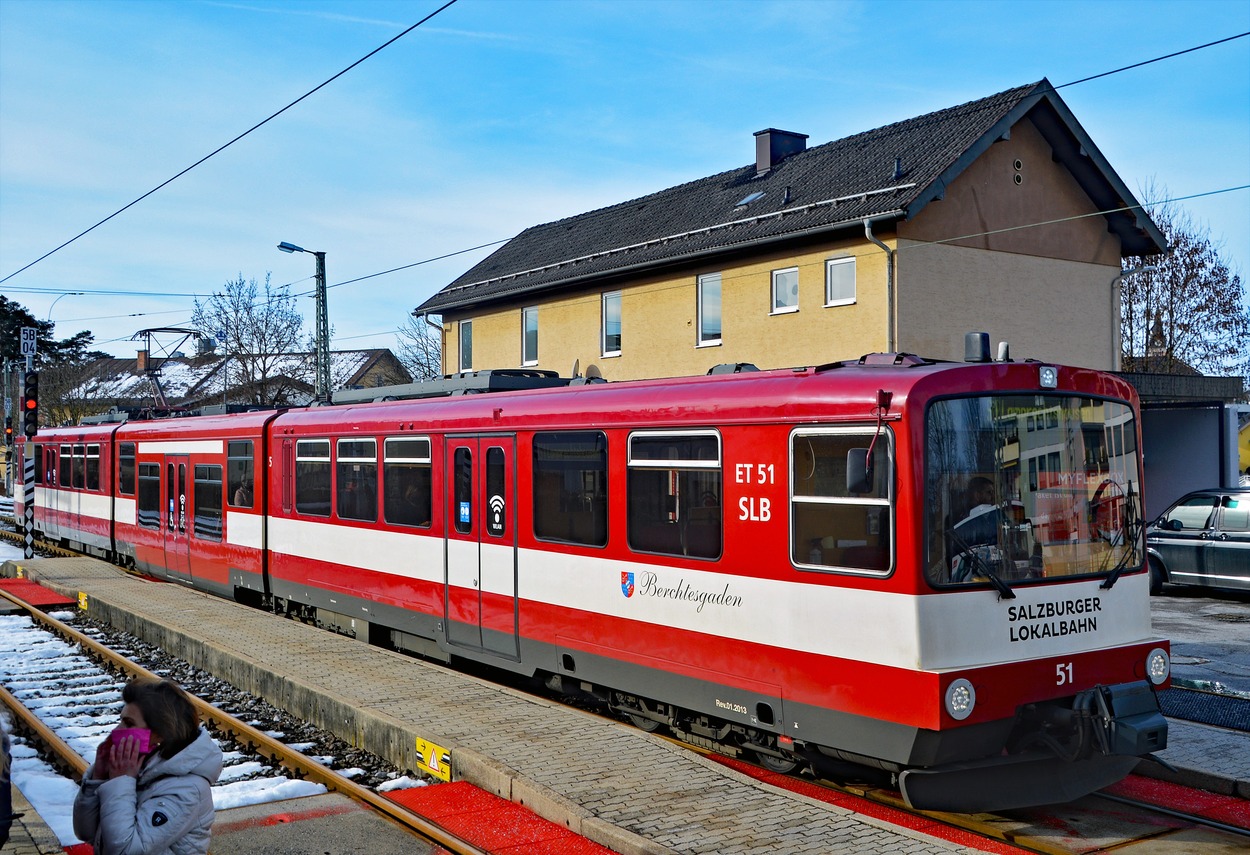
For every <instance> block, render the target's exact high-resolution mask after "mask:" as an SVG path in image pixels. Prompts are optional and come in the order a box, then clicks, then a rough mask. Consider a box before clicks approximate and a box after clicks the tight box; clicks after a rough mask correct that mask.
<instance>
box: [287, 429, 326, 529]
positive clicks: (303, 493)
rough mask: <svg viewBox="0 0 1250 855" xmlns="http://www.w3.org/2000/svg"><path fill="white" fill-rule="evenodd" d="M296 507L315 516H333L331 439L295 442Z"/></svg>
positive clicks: (299, 510) (299, 511) (297, 509)
mask: <svg viewBox="0 0 1250 855" xmlns="http://www.w3.org/2000/svg"><path fill="white" fill-rule="evenodd" d="M295 510H296V512H297V513H301V514H308V515H310V516H315V517H328V516H330V440H328V439H301V440H298V441H296V443H295Z"/></svg>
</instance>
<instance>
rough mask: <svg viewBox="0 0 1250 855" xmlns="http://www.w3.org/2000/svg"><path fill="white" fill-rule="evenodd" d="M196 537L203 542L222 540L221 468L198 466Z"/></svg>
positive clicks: (196, 480)
mask: <svg viewBox="0 0 1250 855" xmlns="http://www.w3.org/2000/svg"><path fill="white" fill-rule="evenodd" d="M194 477H195V484H194V490H195V519H194V525H195V536H196V537H198V538H200V539H201V540H221V529H222V527H221V494H222V486H221V467H220V466H217V465H212V466H206V465H204V464H196V466H195V471H194Z"/></svg>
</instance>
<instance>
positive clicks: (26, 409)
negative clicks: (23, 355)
mask: <svg viewBox="0 0 1250 855" xmlns="http://www.w3.org/2000/svg"><path fill="white" fill-rule="evenodd" d="M22 432H23V433H24V434H26V437H27V438H28V439H34V438H35V434H36V433H38V432H39V372H38V371H27V372H26V376H25V378H24V379H23V381H22Z"/></svg>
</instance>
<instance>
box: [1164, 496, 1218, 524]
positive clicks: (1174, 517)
mask: <svg viewBox="0 0 1250 855" xmlns="http://www.w3.org/2000/svg"><path fill="white" fill-rule="evenodd" d="M1214 510H1215V496H1197V497H1195V498H1192V499H1188V500H1186V501H1184V502H1181V503H1180V504H1179V505H1177V506H1176V507H1174V508H1172V510H1170V511H1168V512H1167V514H1165V515H1164V517H1163V526H1162V528H1165V529H1168V530H1169V531H1202V530H1203V529H1204V528H1206V527H1207V524H1208V523H1210V522H1211V515H1212V512H1213V511H1214ZM1178 523H1179V525H1178Z"/></svg>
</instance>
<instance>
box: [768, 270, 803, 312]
mask: <svg viewBox="0 0 1250 855" xmlns="http://www.w3.org/2000/svg"><path fill="white" fill-rule="evenodd" d="M798 310H799V269H798V268H797V267H787V268H785V269H784V270H774V271H773V307H772V314H774V315H781V314H785V313H786V312H797V311H798Z"/></svg>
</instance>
